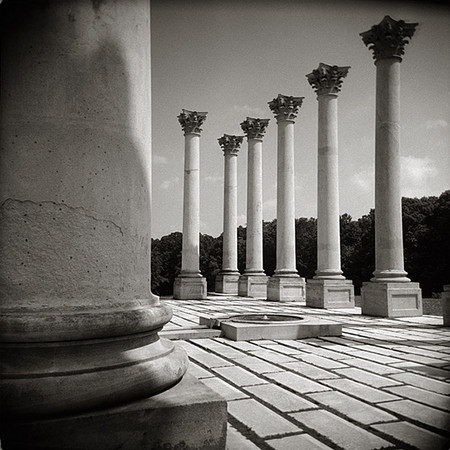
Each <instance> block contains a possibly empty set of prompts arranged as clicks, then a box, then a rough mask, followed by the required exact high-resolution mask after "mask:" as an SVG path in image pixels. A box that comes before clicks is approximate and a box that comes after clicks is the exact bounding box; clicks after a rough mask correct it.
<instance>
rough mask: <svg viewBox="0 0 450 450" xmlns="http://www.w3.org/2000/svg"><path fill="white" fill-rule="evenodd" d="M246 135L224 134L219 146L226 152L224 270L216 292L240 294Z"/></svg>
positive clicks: (217, 283)
mask: <svg viewBox="0 0 450 450" xmlns="http://www.w3.org/2000/svg"><path fill="white" fill-rule="evenodd" d="M243 139H244V138H243V136H231V135H229V134H224V135H223V136H222V137H221V138H220V139H219V145H220V146H221V147H222V150H223V153H224V193H223V248H222V271H221V272H220V273H219V274H218V275H217V277H216V292H219V293H222V294H232V295H236V294H237V293H238V281H239V271H238V252H237V156H238V152H239V147H240V145H241V143H242V141H243Z"/></svg>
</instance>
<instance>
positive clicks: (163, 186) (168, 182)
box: [160, 177, 180, 191]
mask: <svg viewBox="0 0 450 450" xmlns="http://www.w3.org/2000/svg"><path fill="white" fill-rule="evenodd" d="M179 182H180V177H172V178H169V179H167V180H164V181H163V182H162V183H161V186H160V188H161V189H163V190H165V191H166V190H167V189H170V188H172V187H173V186H176V185H177V184H178V183H179Z"/></svg>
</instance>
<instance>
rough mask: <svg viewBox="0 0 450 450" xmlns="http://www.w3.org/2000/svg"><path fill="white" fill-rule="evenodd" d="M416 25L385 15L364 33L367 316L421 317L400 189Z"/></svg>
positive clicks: (364, 300)
mask: <svg viewBox="0 0 450 450" xmlns="http://www.w3.org/2000/svg"><path fill="white" fill-rule="evenodd" d="M416 26H417V24H415V23H413V24H407V23H405V22H404V21H402V20H400V21H396V20H393V19H392V18H390V17H389V16H386V17H385V18H384V19H383V20H382V21H381V22H380V23H379V24H378V25H375V26H373V27H372V28H371V29H370V30H369V31H366V32H364V33H361V36H362V39H363V41H364V43H365V44H366V45H367V46H368V47H369V49H371V50H373V52H374V59H375V65H376V71H377V78H376V123H375V271H374V277H373V278H372V279H371V282H370V283H372V284H370V283H364V286H363V288H362V290H361V301H362V312H363V314H369V315H375V316H388V317H402V316H418V315H422V295H421V291H420V288H419V286H418V284H417V283H411V281H410V279H409V278H408V277H407V276H406V275H407V273H406V272H405V270H404V259H403V231H402V203H401V191H400V63H401V61H402V55H403V54H404V46H405V44H407V43H408V41H409V39H410V38H411V37H412V36H413V34H414V31H415V28H416Z"/></svg>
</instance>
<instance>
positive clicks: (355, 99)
mask: <svg viewBox="0 0 450 450" xmlns="http://www.w3.org/2000/svg"><path fill="white" fill-rule="evenodd" d="M151 8H152V9H151V13H152V131H153V135H152V154H153V181H152V185H153V194H152V196H153V200H152V201H153V205H152V236H153V237H154V238H160V237H161V236H163V235H166V234H169V233H171V232H174V231H182V218H183V170H184V169H183V165H184V135H183V132H182V129H181V127H180V124H179V123H178V120H177V116H178V115H179V114H180V112H181V110H182V109H183V108H185V109H188V110H195V111H207V112H208V116H207V118H206V121H205V123H204V124H203V126H202V129H203V132H202V134H201V137H200V232H201V233H206V234H209V235H211V236H214V237H216V236H218V235H220V234H221V233H222V231H223V171H224V157H223V152H222V150H221V148H220V146H219V144H218V141H217V139H218V138H220V137H221V136H222V135H223V134H225V133H226V134H237V135H243V132H242V130H241V128H240V123H241V122H242V121H244V120H245V119H246V117H256V118H262V119H270V122H269V126H268V128H267V132H266V135H265V138H264V141H263V150H262V151H263V217H264V220H266V221H271V220H273V219H274V218H275V217H276V182H277V181H276V154H277V125H276V121H275V118H274V116H273V113H272V112H271V111H270V109H269V107H268V102H269V101H271V100H272V99H274V98H275V97H276V96H277V95H278V94H283V95H291V96H301V97H305V99H304V102H303V105H302V107H301V108H300V111H299V113H298V116H297V119H296V123H295V129H294V135H295V150H294V152H295V212H296V217H317V100H316V95H315V93H314V91H313V89H312V87H311V86H310V85H309V83H308V82H307V79H306V77H305V75H306V74H308V73H310V72H312V70H314V69H316V68H317V67H318V65H319V63H321V62H323V63H326V64H330V65H338V66H350V67H351V68H350V70H349V73H348V75H347V77H346V78H345V79H344V81H343V85H342V90H341V92H340V93H339V99H338V136H339V144H338V148H339V150H338V151H339V184H340V190H339V192H340V213H341V214H343V213H348V214H350V215H351V216H352V217H353V218H354V219H358V218H359V217H361V216H363V215H365V214H367V213H368V212H369V211H370V209H371V208H373V207H374V149H375V74H376V68H375V65H374V61H373V59H372V52H371V51H369V50H368V48H367V47H366V46H365V45H364V43H363V42H362V39H361V37H360V36H359V34H360V33H361V32H364V31H367V30H369V29H370V28H371V27H372V26H373V25H376V24H378V23H379V22H380V21H381V20H382V19H383V17H384V16H385V15H390V16H391V17H393V18H394V19H396V20H399V19H402V20H405V21H406V22H418V23H419V26H418V27H417V29H416V32H415V34H414V36H413V38H412V39H411V41H410V43H409V44H408V45H406V46H405V55H404V58H403V62H402V63H401V141H400V152H401V169H402V173H401V187H402V195H403V196H405V197H423V196H431V195H435V196H438V195H440V194H441V193H442V192H443V191H445V190H447V189H450V46H449V44H448V43H449V42H450V8H449V7H446V6H444V4H443V3H442V2H431V1H424V2H421V1H414V2H412V1H389V2H383V1H374V0H351V1H350V0H340V1H339V2H338V1H333V0H330V1H328V0H323V1H321V0H273V1H267V0H245V1H244V0H240V1H239V0H196V1H194V0H152V7H151ZM246 186H247V141H246V139H244V142H243V143H242V145H241V148H240V151H239V155H238V225H243V226H245V225H246V197H247V193H246Z"/></svg>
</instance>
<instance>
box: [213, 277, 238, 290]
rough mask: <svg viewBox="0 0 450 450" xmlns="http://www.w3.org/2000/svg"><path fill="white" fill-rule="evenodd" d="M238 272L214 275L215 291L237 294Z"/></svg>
mask: <svg viewBox="0 0 450 450" xmlns="http://www.w3.org/2000/svg"><path fill="white" fill-rule="evenodd" d="M238 282H239V272H234V273H219V274H218V275H217V276H216V284H215V291H216V292H217V293H219V294H230V295H237V293H238Z"/></svg>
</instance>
